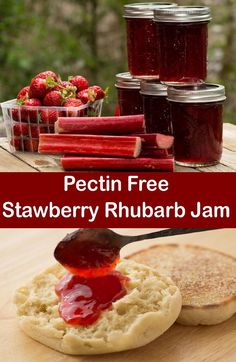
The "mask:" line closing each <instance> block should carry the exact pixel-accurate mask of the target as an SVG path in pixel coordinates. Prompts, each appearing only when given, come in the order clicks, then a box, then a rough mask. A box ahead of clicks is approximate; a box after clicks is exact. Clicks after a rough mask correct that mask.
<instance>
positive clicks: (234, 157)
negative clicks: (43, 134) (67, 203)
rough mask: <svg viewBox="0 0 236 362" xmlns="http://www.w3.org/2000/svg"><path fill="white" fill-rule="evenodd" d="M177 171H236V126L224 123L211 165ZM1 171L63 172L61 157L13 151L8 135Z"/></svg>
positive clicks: (2, 142) (1, 148)
mask: <svg viewBox="0 0 236 362" xmlns="http://www.w3.org/2000/svg"><path fill="white" fill-rule="evenodd" d="M175 171H176V172H236V126H235V125H232V124H230V123H225V124H224V141H223V155H222V159H221V162H220V163H219V164H218V165H215V166H211V167H198V168H192V167H183V166H175ZM0 172H63V169H62V167H61V165H60V157H59V156H57V155H41V154H38V153H30V152H16V153H11V151H10V146H9V144H8V141H7V138H6V137H1V138H0Z"/></svg>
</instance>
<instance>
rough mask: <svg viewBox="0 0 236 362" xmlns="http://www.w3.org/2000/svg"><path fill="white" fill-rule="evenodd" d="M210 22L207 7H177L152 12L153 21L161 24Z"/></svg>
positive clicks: (209, 13)
mask: <svg viewBox="0 0 236 362" xmlns="http://www.w3.org/2000/svg"><path fill="white" fill-rule="evenodd" d="M210 20H211V12H210V9H209V8H208V7H207V6H177V7H175V8H169V9H155V10H154V21H156V22H161V23H168V22H169V23H189V22H201V21H210Z"/></svg>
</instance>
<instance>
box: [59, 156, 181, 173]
mask: <svg viewBox="0 0 236 362" xmlns="http://www.w3.org/2000/svg"><path fill="white" fill-rule="evenodd" d="M61 164H62V167H63V168H64V170H66V171H72V170H74V171H80V170H128V171H132V170H135V171H173V169H174V159H173V157H167V158H160V159H158V158H135V159H127V158H102V157H78V156H66V157H63V158H62V159H61Z"/></svg>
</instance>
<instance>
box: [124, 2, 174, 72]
mask: <svg viewBox="0 0 236 362" xmlns="http://www.w3.org/2000/svg"><path fill="white" fill-rule="evenodd" d="M174 6H176V4H173V3H169V2H167V3H135V4H128V5H125V7H124V17H125V19H126V25H127V51H128V68H129V72H130V73H131V74H132V76H133V77H135V78H143V79H158V78H159V48H158V46H157V45H158V43H159V40H158V36H157V29H156V26H155V22H154V20H153V17H154V14H153V9H156V8H157V9H163V8H171V7H174Z"/></svg>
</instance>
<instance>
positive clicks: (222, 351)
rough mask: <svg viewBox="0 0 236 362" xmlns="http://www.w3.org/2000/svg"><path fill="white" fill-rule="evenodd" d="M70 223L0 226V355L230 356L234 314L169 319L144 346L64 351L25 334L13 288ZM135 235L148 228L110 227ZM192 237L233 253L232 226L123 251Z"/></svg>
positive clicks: (19, 359)
mask: <svg viewBox="0 0 236 362" xmlns="http://www.w3.org/2000/svg"><path fill="white" fill-rule="evenodd" d="M71 231H72V229H70V230H68V229H66V230H65V229H18V230H17V229H1V230H0V240H1V243H0V255H1V272H0V273H1V276H0V294H1V297H0V322H1V328H0V360H1V361H4V362H32V361H33V362H54V361H55V362H56V361H57V362H73V361H74V362H75V361H76V362H111V361H112V362H143V361H147V362H203V361H206V362H215V361H219V362H223V361H224V362H234V361H236V343H235V341H236V315H235V316H234V317H232V318H231V319H229V320H228V321H226V322H224V323H222V324H219V325H216V326H198V327H186V326H181V325H178V324H174V325H173V326H172V327H171V328H170V329H169V330H168V331H167V332H166V333H164V334H163V335H162V336H161V337H159V338H158V339H156V340H155V341H153V342H152V343H149V344H148V345H147V346H144V347H141V348H138V349H135V350H131V351H126V352H120V353H114V354H109V355H100V356H78V357H75V356H67V355H63V354H61V353H59V352H56V351H54V350H52V349H50V348H48V347H45V346H43V345H41V344H40V343H38V342H36V341H34V340H32V339H31V338H29V337H27V336H26V335H25V334H24V333H23V332H22V331H21V330H20V329H19V328H18V325H17V320H16V315H15V307H14V305H13V302H12V298H13V294H14V291H15V289H16V288H17V287H19V286H22V285H24V283H25V282H27V280H29V279H31V278H32V277H33V276H34V275H35V274H36V273H39V272H40V271H41V270H43V269H44V268H46V267H48V266H49V265H51V264H53V263H54V260H53V250H54V248H55V245H56V244H57V242H58V241H59V240H60V239H61V238H62V237H63V236H64V235H65V233H67V232H71ZM115 231H117V232H120V233H124V234H130V235H134V234H137V233H146V232H148V231H150V232H151V231H153V229H115ZM157 242H158V243H166V242H167V243H168V242H171V243H172V242H177V243H191V244H197V245H203V246H207V247H210V248H214V249H218V250H221V251H224V252H227V253H229V254H231V255H234V256H235V257H236V229H221V230H212V231H206V232H202V233H195V234H189V235H182V236H172V237H167V238H161V239H158V241H155V240H152V241H151V240H149V241H142V242H139V243H133V244H132V245H129V246H126V247H125V248H124V251H123V256H125V255H128V254H129V253H130V252H133V251H136V250H138V249H141V248H143V247H144V246H147V245H152V244H155V243H157Z"/></svg>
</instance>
